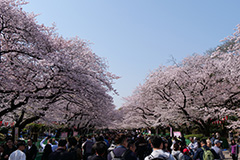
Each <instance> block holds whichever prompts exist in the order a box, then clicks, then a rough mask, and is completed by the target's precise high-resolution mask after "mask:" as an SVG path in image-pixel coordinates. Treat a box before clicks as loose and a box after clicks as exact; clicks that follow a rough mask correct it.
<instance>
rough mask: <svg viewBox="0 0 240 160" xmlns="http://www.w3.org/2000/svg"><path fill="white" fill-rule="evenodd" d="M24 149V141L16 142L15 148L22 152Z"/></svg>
mask: <svg viewBox="0 0 240 160" xmlns="http://www.w3.org/2000/svg"><path fill="white" fill-rule="evenodd" d="M25 147H26V144H25V141H22V140H19V141H18V142H17V148H18V149H19V150H21V151H24V150H25Z"/></svg>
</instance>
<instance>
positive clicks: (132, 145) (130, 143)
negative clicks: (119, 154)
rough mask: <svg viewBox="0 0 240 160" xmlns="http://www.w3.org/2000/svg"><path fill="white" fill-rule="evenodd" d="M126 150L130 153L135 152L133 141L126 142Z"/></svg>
mask: <svg viewBox="0 0 240 160" xmlns="http://www.w3.org/2000/svg"><path fill="white" fill-rule="evenodd" d="M128 149H129V150H131V151H132V152H135V151H136V146H135V141H134V140H132V139H131V140H129V141H128Z"/></svg>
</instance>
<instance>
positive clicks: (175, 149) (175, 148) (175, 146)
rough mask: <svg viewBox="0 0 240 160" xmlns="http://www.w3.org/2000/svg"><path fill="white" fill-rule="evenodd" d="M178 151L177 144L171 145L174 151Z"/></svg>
mask: <svg viewBox="0 0 240 160" xmlns="http://www.w3.org/2000/svg"><path fill="white" fill-rule="evenodd" d="M179 149H180V146H179V144H178V143H175V144H174V145H173V150H174V151H178V150H179Z"/></svg>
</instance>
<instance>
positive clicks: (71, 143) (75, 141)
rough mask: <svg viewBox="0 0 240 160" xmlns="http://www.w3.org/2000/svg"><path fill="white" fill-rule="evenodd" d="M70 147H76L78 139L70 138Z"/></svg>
mask: <svg viewBox="0 0 240 160" xmlns="http://www.w3.org/2000/svg"><path fill="white" fill-rule="evenodd" d="M68 142H69V145H70V146H71V147H72V146H76V145H77V139H76V138H75V137H70V138H69V139H68Z"/></svg>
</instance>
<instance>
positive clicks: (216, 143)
mask: <svg viewBox="0 0 240 160" xmlns="http://www.w3.org/2000/svg"><path fill="white" fill-rule="evenodd" d="M221 143H222V141H220V140H218V139H216V140H215V141H214V146H213V147H212V149H213V150H214V151H215V152H216V153H217V154H218V155H219V157H220V160H222V159H225V157H224V155H223V152H222V150H221V149H220V146H221Z"/></svg>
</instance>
